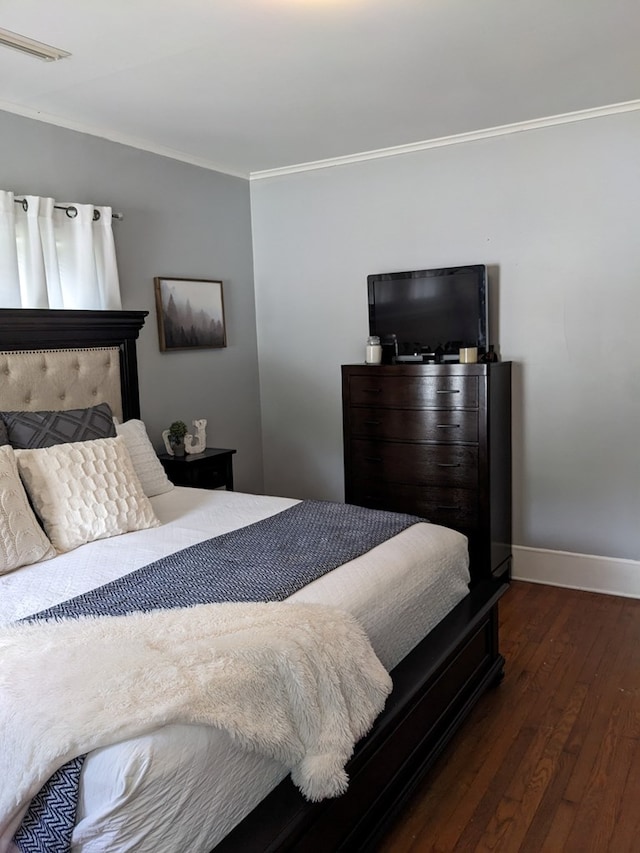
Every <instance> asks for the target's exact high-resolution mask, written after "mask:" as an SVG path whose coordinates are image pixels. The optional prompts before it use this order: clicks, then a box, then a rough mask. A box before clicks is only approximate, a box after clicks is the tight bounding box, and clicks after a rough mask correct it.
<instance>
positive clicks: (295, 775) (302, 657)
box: [0, 603, 391, 850]
mask: <svg viewBox="0 0 640 853" xmlns="http://www.w3.org/2000/svg"><path fill="white" fill-rule="evenodd" d="M390 690H391V679H390V678H389V675H388V674H387V672H386V671H385V670H384V668H383V667H382V664H381V663H380V662H379V660H378V659H377V657H376V656H375V653H374V651H373V649H372V648H371V645H370V643H369V641H368V639H367V637H366V635H365V633H364V631H363V630H362V628H361V627H360V626H359V624H358V623H357V622H356V621H355V619H354V618H353V617H351V616H350V615H349V614H348V613H345V612H344V611H341V610H338V609H336V608H332V607H325V606H322V605H311V604H309V605H305V604H287V603H267V604H235V603H232V604H207V605H200V606H197V607H191V608H180V609H175V610H159V611H154V612H151V613H132V614H130V615H128V616H114V617H84V618H81V619H65V620H60V621H50V622H35V623H21V624H18V625H12V626H8V627H5V628H2V629H0V850H3V849H7V847H8V845H9V842H10V840H11V838H12V837H13V834H14V833H15V831H16V829H17V827H18V826H19V825H20V822H21V820H22V818H23V816H24V813H25V811H26V809H27V807H28V804H29V802H30V800H31V798H32V797H33V796H34V794H36V793H37V792H38V790H39V789H40V788H41V787H42V785H43V784H44V782H45V781H46V780H47V779H48V778H49V776H51V775H52V774H53V773H54V772H55V770H56V769H57V768H58V767H60V766H62V765H63V764H65V763H66V762H67V761H69V760H70V759H72V758H74V757H75V756H78V755H82V754H83V753H85V752H88V751H89V750H92V749H97V748H98V747H102V746H106V745H108V744H112V743H116V742H119V741H123V740H127V739H128V738H131V737H135V736H137V735H141V734H144V733H146V732H149V731H150V730H152V729H156V728H158V727H160V726H164V725H167V724H169V723H192V724H205V725H210V726H216V727H219V728H222V729H225V730H226V731H227V732H229V733H230V735H231V736H232V737H233V738H234V739H235V740H236V741H237V742H238V743H239V744H242V745H243V746H244V747H246V748H247V749H252V750H256V751H259V752H262V753H265V754H266V755H268V756H271V757H273V758H276V759H278V760H279V761H281V762H282V763H283V764H285V765H286V766H287V768H289V769H290V771H291V776H292V779H293V781H294V783H295V784H296V785H297V786H298V788H299V789H300V790H301V791H302V793H303V794H304V796H305V797H307V798H308V799H310V800H320V799H323V798H324V797H334V796H338V795H339V794H341V793H343V792H344V791H345V790H346V787H347V783H348V779H347V775H346V772H345V769H344V766H345V763H346V762H347V760H348V759H349V757H350V756H351V754H352V751H353V747H354V744H355V742H356V741H357V740H358V739H359V738H360V737H362V736H363V735H364V734H365V733H366V732H367V731H368V730H369V728H370V727H371V724H372V723H373V721H374V719H375V718H376V716H377V715H378V714H379V713H380V711H381V710H382V708H383V707H384V703H385V700H386V697H387V696H388V694H389V692H390ZM3 843H4V846H3Z"/></svg>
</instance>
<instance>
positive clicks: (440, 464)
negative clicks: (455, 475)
mask: <svg viewBox="0 0 640 853" xmlns="http://www.w3.org/2000/svg"><path fill="white" fill-rule="evenodd" d="M459 467H460V463H459V462H438V468H459Z"/></svg>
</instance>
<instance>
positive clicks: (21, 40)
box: [0, 29, 71, 62]
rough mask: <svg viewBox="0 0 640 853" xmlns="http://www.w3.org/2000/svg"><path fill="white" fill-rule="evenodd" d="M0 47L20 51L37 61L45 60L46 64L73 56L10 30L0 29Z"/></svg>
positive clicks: (66, 51)
mask: <svg viewBox="0 0 640 853" xmlns="http://www.w3.org/2000/svg"><path fill="white" fill-rule="evenodd" d="M0 45H2V46H3V47H11V48H13V50H19V51H20V52H21V53H26V54H28V55H29V56H35V57H36V58H37V59H43V60H44V61H45V62H55V60H56V59H64V58H65V56H71V54H70V53H69V51H68V50H60V48H59V47H51V45H49V44H43V43H42V42H41V41H34V40H33V39H28V38H26V37H25V36H21V35H19V34H18V33H12V32H11V31H10V30H3V29H0Z"/></svg>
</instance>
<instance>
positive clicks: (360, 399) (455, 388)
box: [349, 371, 478, 409]
mask: <svg viewBox="0 0 640 853" xmlns="http://www.w3.org/2000/svg"><path fill="white" fill-rule="evenodd" d="M349 402H350V404H351V405H352V406H369V407H375V408H378V407H384V408H410V409H417V408H420V407H423V406H431V407H437V408H458V407H461V408H464V407H466V408H471V409H472V408H476V407H477V406H478V377H477V376H381V375H379V374H377V373H376V372H375V371H372V372H371V375H370V376H368V375H366V374H362V373H360V374H357V375H355V376H351V377H349Z"/></svg>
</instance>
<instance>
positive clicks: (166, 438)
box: [162, 429, 173, 456]
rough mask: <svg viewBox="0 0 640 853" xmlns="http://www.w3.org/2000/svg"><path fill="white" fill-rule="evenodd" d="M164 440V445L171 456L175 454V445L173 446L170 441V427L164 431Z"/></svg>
mask: <svg viewBox="0 0 640 853" xmlns="http://www.w3.org/2000/svg"><path fill="white" fill-rule="evenodd" d="M162 440H163V441H164V446H165V449H166V451H167V453H168V454H169V456H173V447H171V442H170V441H169V430H168V429H165V430H163V431H162Z"/></svg>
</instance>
